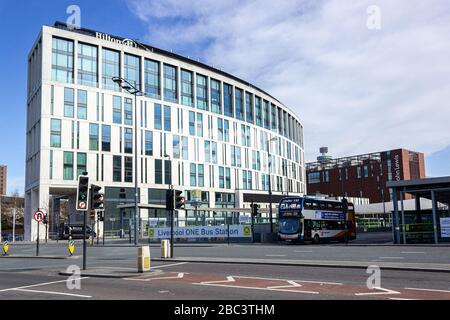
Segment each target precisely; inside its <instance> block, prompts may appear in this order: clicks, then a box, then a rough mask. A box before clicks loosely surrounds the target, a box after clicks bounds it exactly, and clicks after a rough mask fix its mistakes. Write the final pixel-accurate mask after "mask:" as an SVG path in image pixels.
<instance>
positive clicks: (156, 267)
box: [150, 262, 189, 269]
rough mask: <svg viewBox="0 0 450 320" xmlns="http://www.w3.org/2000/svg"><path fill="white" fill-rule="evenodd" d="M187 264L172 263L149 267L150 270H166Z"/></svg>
mask: <svg viewBox="0 0 450 320" xmlns="http://www.w3.org/2000/svg"><path fill="white" fill-rule="evenodd" d="M188 263H189V262H180V263H173V264H164V265H161V266H155V267H151V268H150V269H161V268H167V267H174V266H181V265H183V264H188Z"/></svg>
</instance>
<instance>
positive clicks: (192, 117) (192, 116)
mask: <svg viewBox="0 0 450 320" xmlns="http://www.w3.org/2000/svg"><path fill="white" fill-rule="evenodd" d="M189 134H190V135H191V136H195V112H192V111H189Z"/></svg>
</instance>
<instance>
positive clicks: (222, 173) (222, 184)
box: [219, 167, 225, 189]
mask: <svg viewBox="0 0 450 320" xmlns="http://www.w3.org/2000/svg"><path fill="white" fill-rule="evenodd" d="M219 188H221V189H224V188H225V168H224V167H219Z"/></svg>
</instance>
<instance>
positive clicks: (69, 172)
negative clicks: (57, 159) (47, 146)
mask: <svg viewBox="0 0 450 320" xmlns="http://www.w3.org/2000/svg"><path fill="white" fill-rule="evenodd" d="M63 170H64V174H63V175H64V180H73V152H67V151H64V169H63Z"/></svg>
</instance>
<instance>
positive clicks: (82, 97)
mask: <svg viewBox="0 0 450 320" xmlns="http://www.w3.org/2000/svg"><path fill="white" fill-rule="evenodd" d="M77 117H78V119H83V120H86V119H87V91H84V90H78V101H77Z"/></svg>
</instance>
